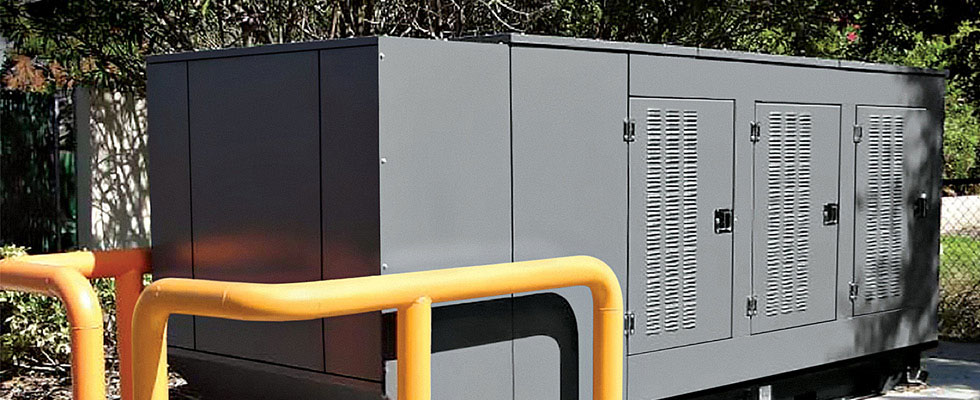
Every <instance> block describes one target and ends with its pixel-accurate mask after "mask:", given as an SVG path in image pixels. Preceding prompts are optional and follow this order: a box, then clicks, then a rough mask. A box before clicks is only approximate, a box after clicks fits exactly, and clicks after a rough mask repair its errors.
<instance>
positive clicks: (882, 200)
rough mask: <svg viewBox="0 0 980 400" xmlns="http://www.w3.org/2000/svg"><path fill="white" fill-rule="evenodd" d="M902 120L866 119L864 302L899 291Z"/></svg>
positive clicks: (883, 117) (872, 117)
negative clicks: (866, 181) (866, 199)
mask: <svg viewBox="0 0 980 400" xmlns="http://www.w3.org/2000/svg"><path fill="white" fill-rule="evenodd" d="M904 123H905V121H904V120H903V118H902V116H901V115H871V116H870V117H869V120H868V167H867V173H868V188H867V190H868V214H867V218H868V219H867V243H866V245H867V253H866V254H865V260H864V262H865V269H864V283H865V288H864V298H865V300H867V301H872V300H878V299H885V298H889V297H896V296H900V295H901V294H902V293H901V279H902V276H901V275H902V237H903V235H904V230H903V223H902V207H903V205H902V174H903V171H902V147H903V143H902V140H903V139H902V138H903V136H904V135H903V130H904Z"/></svg>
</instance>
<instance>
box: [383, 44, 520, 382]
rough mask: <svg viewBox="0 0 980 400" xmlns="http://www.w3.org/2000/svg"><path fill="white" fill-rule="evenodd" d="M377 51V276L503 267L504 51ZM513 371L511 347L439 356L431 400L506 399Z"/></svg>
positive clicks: (506, 194) (506, 191)
mask: <svg viewBox="0 0 980 400" xmlns="http://www.w3.org/2000/svg"><path fill="white" fill-rule="evenodd" d="M379 51H380V53H381V54H383V58H381V60H380V61H379V73H380V77H379V93H380V96H381V97H380V100H379V104H380V130H379V146H380V154H379V155H380V157H382V158H384V159H385V160H386V161H385V163H384V164H383V165H381V167H380V168H381V172H380V179H381V262H382V263H383V265H386V266H387V268H385V269H384V270H383V271H382V273H383V274H392V273H399V272H409V271H419V270H427V269H435V268H445V267H460V266H467V265H478V264H488V263H498V262H507V261H510V258H511V223H510V200H511V198H510V170H509V166H510V140H509V137H510V135H509V122H510V118H509V108H508V107H509V102H508V101H509V93H508V85H507V80H508V64H507V46H503V45H496V44H484V43H464V42H448V43H447V42H438V41H430V40H418V39H396V38H383V39H382V40H381V41H380V43H379ZM379 57H380V55H379ZM508 323H509V318H508ZM434 345H438V344H434ZM511 365H512V357H511V345H510V342H509V341H499V342H496V343H489V344H482V345H478V346H473V347H466V348H461V349H457V350H451V351H445V352H441V353H437V354H435V355H434V356H433V359H432V390H433V398H437V399H454V398H486V399H501V398H509V397H510V396H511V392H512V389H511V388H512V379H513V377H512V374H511ZM394 368H395V366H394V362H391V363H389V368H388V369H389V371H391V370H393V369H394ZM386 383H387V384H388V388H389V389H390V391H389V395H390V396H394V384H395V382H392V381H390V380H388V382H386Z"/></svg>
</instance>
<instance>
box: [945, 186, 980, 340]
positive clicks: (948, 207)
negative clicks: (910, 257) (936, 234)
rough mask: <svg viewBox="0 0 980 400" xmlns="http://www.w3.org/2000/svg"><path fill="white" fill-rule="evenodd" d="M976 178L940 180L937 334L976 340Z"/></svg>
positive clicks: (979, 210) (979, 315)
mask: <svg viewBox="0 0 980 400" xmlns="http://www.w3.org/2000/svg"><path fill="white" fill-rule="evenodd" d="M978 193H980V179H955V180H945V181H943V199H942V222H941V225H940V244H941V247H940V261H939V264H940V265H939V284H940V290H939V298H940V300H939V334H940V336H942V337H944V338H946V339H951V340H969V341H978V340H980V195H978Z"/></svg>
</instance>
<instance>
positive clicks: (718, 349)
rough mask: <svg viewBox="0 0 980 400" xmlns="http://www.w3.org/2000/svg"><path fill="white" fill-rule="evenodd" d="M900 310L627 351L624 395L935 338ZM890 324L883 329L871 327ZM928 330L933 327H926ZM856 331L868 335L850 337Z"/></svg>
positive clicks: (635, 398) (682, 389)
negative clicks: (635, 352) (667, 347)
mask: <svg viewBox="0 0 980 400" xmlns="http://www.w3.org/2000/svg"><path fill="white" fill-rule="evenodd" d="M923 322H924V321H921V320H918V319H915V318H909V317H908V316H907V315H902V314H901V313H899V312H884V313H880V314H875V315H873V316H871V315H868V316H861V317H856V318H851V319H842V320H839V321H836V322H834V323H826V324H815V325H810V326H807V327H805V328H800V329H783V330H778V331H773V332H768V333H765V334H762V335H750V336H742V337H736V338H734V339H731V340H721V341H714V342H707V343H702V344H698V345H694V346H687V347H682V348H679V349H674V350H664V351H658V352H653V353H646V354H641V355H636V356H629V358H628V359H629V368H628V369H627V381H628V382H629V389H628V391H627V396H626V398H627V399H629V400H647V399H661V398H667V397H672V396H677V395H682V394H686V393H691V392H695V391H700V390H705V389H711V388H716V387H719V386H723V385H727V384H732V383H737V382H745V381H748V380H751V379H757V378H762V377H766V376H772V375H776V374H782V373H787V372H793V371H799V370H801V369H804V368H809V367H813V366H818V365H822V364H827V363H831V362H836V361H843V360H847V359H850V358H853V357H854V354H856V353H860V354H871V353H876V352H881V351H886V350H892V349H896V348H901V347H905V346H907V345H908V343H924V342H927V341H932V340H937V337H936V335H935V331H934V329H935V328H934V327H930V326H928V324H924V323H923ZM883 327H887V328H888V329H892V330H890V331H889V332H888V334H887V335H877V334H875V333H873V332H874V331H875V330H876V329H880V328H883ZM930 330H932V331H933V332H932V333H929V331H930ZM856 335H865V336H869V337H871V336H873V337H874V339H873V340H860V339H857V340H856V339H855V337H856Z"/></svg>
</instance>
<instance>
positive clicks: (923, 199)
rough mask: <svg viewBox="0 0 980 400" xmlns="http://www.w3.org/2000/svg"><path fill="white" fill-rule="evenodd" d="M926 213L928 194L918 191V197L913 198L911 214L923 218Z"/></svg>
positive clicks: (927, 209)
mask: <svg viewBox="0 0 980 400" xmlns="http://www.w3.org/2000/svg"><path fill="white" fill-rule="evenodd" d="M928 213H929V196H928V195H927V194H925V193H919V197H918V198H916V199H915V204H913V205H912V215H914V216H915V217H916V218H925V217H926V214H928Z"/></svg>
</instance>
